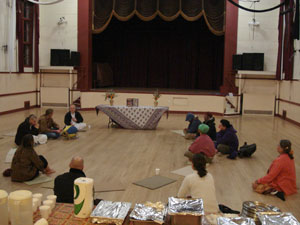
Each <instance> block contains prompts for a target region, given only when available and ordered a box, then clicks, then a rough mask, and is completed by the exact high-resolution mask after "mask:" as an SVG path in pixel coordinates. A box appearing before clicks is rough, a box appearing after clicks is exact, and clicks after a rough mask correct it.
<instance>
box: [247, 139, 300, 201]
mask: <svg viewBox="0 0 300 225" xmlns="http://www.w3.org/2000/svg"><path fill="white" fill-rule="evenodd" d="M277 152H278V153H279V156H278V157H277V158H276V159H275V160H274V161H273V162H272V164H271V166H270V168H269V170H268V173H267V175H265V176H264V177H262V178H260V179H258V180H256V181H255V182H254V183H253V184H252V188H253V190H254V191H256V192H258V193H260V194H272V195H276V196H277V197H278V198H280V199H281V200H283V201H284V200H285V197H284V196H285V195H292V194H295V193H297V185H296V169H295V161H294V155H293V150H292V144H291V142H290V141H289V140H281V141H280V143H279V145H278V147H277Z"/></svg>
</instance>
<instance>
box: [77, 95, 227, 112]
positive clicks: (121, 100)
mask: <svg viewBox="0 0 300 225" xmlns="http://www.w3.org/2000/svg"><path fill="white" fill-rule="evenodd" d="M104 95H105V93H104V92H82V93H81V107H82V108H95V106H97V105H100V104H109V102H108V101H105V100H104ZM127 98H138V99H139V105H140V106H149V105H150V106H151V105H153V95H152V94H127V93H117V97H116V98H115V101H114V105H126V99H127ZM158 102H159V104H158V105H159V106H168V107H169V109H170V110H172V111H190V112H193V111H194V112H207V111H210V112H217V113H222V114H223V113H224V109H225V98H224V97H223V96H205V95H185V96H184V95H167V94H163V95H162V96H161V98H160V99H159V100H158Z"/></svg>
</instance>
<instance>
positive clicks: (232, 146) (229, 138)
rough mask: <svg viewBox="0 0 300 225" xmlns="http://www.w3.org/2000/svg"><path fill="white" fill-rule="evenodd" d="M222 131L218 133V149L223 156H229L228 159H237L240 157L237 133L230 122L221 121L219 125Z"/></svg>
mask: <svg viewBox="0 0 300 225" xmlns="http://www.w3.org/2000/svg"><path fill="white" fill-rule="evenodd" d="M219 129H220V131H219V132H218V133H217V138H216V147H217V150H218V151H219V152H221V153H222V154H228V155H229V156H228V157H227V158H229V159H235V158H236V157H237V155H238V148H239V139H238V137H237V135H236V133H237V131H236V130H235V129H234V128H233V126H232V125H231V124H230V122H229V121H228V120H224V119H223V120H221V121H220V125H219Z"/></svg>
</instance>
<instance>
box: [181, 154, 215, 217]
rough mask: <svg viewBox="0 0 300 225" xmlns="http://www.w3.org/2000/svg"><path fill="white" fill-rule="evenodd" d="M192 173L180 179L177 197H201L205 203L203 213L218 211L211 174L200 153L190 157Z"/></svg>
mask: <svg viewBox="0 0 300 225" xmlns="http://www.w3.org/2000/svg"><path fill="white" fill-rule="evenodd" d="M192 163H193V165H192V167H193V170H195V172H194V173H192V174H190V175H188V176H186V177H185V178H184V180H183V181H182V184H181V186H180V189H179V191H178V194H177V197H179V198H187V197H191V198H201V199H203V202H204V204H205V208H204V209H205V213H218V212H219V207H218V202H217V197H216V191H215V183H214V178H213V176H212V175H211V174H210V173H208V172H207V171H206V160H205V157H204V155H203V154H202V153H200V154H195V155H194V156H193V158H192Z"/></svg>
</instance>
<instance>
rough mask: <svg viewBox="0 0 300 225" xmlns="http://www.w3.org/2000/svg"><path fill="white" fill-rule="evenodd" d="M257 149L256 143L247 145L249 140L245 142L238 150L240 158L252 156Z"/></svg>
mask: <svg viewBox="0 0 300 225" xmlns="http://www.w3.org/2000/svg"><path fill="white" fill-rule="evenodd" d="M255 151H256V144H252V145H247V142H245V143H244V145H243V146H242V147H240V150H239V152H238V156H239V157H240V158H245V157H251V155H252V154H253V153H254V152H255Z"/></svg>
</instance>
